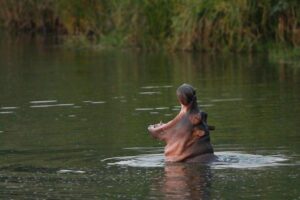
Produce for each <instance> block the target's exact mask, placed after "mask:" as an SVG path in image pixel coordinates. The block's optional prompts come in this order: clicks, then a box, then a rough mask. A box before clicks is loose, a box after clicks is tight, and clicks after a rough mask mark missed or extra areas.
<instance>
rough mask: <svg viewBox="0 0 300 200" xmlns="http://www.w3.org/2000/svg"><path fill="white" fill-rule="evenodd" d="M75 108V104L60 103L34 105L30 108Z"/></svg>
mask: <svg viewBox="0 0 300 200" xmlns="http://www.w3.org/2000/svg"><path fill="white" fill-rule="evenodd" d="M68 106H74V104H73V103H60V104H43V105H32V106H30V108H49V107H68Z"/></svg>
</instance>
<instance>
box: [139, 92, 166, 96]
mask: <svg viewBox="0 0 300 200" xmlns="http://www.w3.org/2000/svg"><path fill="white" fill-rule="evenodd" d="M139 94H142V95H154V94H161V92H140V93H139Z"/></svg>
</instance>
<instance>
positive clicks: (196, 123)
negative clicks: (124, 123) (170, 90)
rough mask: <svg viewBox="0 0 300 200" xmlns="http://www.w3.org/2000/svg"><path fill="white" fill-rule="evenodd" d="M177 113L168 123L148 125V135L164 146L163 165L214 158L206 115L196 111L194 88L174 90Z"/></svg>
mask: <svg viewBox="0 0 300 200" xmlns="http://www.w3.org/2000/svg"><path fill="white" fill-rule="evenodd" d="M176 93H177V97H178V100H179V103H180V104H181V110H180V112H179V114H178V115H177V116H176V117H175V118H174V119H173V120H171V121H169V122H168V123H165V124H164V123H159V124H154V125H150V126H149V127H148V130H149V132H150V134H151V135H152V136H153V137H154V138H156V139H158V140H161V141H164V142H165V143H166V146H165V150H164V155H165V161H166V162H211V161H214V160H216V159H217V157H216V156H215V155H214V150H213V146H212V145H211V143H210V130H213V129H214V128H213V127H212V126H209V125H208V124H207V113H205V112H202V111H200V109H199V107H198V104H197V97H196V91H195V89H194V88H193V87H192V86H191V85H189V84H182V85H181V86H180V87H179V88H178V89H177V91H176Z"/></svg>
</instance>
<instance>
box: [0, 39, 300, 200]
mask: <svg viewBox="0 0 300 200" xmlns="http://www.w3.org/2000/svg"><path fill="white" fill-rule="evenodd" d="M184 82H188V83H191V84H192V85H194V86H195V87H196V88H197V94H198V100H199V104H200V105H201V107H202V109H203V110H205V111H206V112H208V113H209V122H210V124H213V125H215V126H216V127H217V129H216V131H214V132H213V133H212V136H211V137H212V143H213V145H214V147H215V151H216V154H217V155H219V157H221V158H222V162H223V163H221V164H213V165H201V164H199V165H197V164H191V165H187V164H173V165H169V164H165V163H164V158H163V154H162V153H163V143H161V142H157V141H154V140H153V139H152V138H151V137H150V136H149V135H148V133H147V131H146V127H147V126H148V125H149V124H151V123H155V122H159V121H163V122H165V121H168V120H170V119H172V117H174V116H175V115H176V113H177V112H178V110H179V107H178V103H177V100H176V96H175V91H176V88H177V87H178V86H179V85H180V84H182V83H184ZM0 93H1V95H0V198H1V199H201V198H203V199H209V198H211V199H232V198H238V199H240V198H246V199H299V197H300V193H299V190H298V189H299V184H300V183H299V180H300V179H299V172H300V170H299V153H300V149H299V141H300V140H299V139H300V138H299V134H300V124H299V119H300V103H299V99H300V68H299V62H296V61H295V62H289V63H286V62H282V61H280V59H278V61H274V60H273V61H270V60H269V59H268V57H267V55H261V54H260V55H253V56H247V55H214V56H212V55H206V54H190V53H181V54H163V53H141V52H130V51H116V50H107V51H100V52H99V51H98V52H97V51H92V50H70V49H64V48H61V47H59V46H57V45H53V44H52V43H51V44H49V43H48V42H47V41H44V40H43V39H39V38H38V39H36V40H31V41H30V40H27V39H13V38H4V39H0ZM132 163H135V165H132ZM136 163H137V164H136Z"/></svg>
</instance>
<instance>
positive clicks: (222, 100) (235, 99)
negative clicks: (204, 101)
mask: <svg viewBox="0 0 300 200" xmlns="http://www.w3.org/2000/svg"><path fill="white" fill-rule="evenodd" d="M211 101H212V102H226V101H243V98H228V99H212V100H211Z"/></svg>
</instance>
